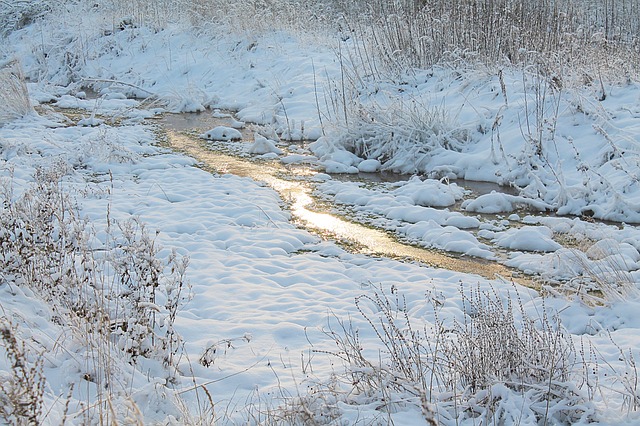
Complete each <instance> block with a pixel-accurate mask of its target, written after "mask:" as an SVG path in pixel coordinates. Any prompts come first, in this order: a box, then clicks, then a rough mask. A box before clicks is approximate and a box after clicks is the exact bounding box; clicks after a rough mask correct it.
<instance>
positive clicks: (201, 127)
mask: <svg viewBox="0 0 640 426" xmlns="http://www.w3.org/2000/svg"><path fill="white" fill-rule="evenodd" d="M229 120H231V119H230V118H229V119H225V118H214V117H212V116H211V114H207V113H203V114H168V115H165V116H163V117H162V118H160V119H158V120H157V123H158V125H159V128H160V132H161V134H163V135H164V137H165V139H166V143H167V144H168V145H169V146H170V147H171V148H172V149H174V150H177V151H180V152H183V153H185V154H187V155H189V156H191V157H193V158H194V159H196V160H197V161H198V162H199V163H200V164H201V166H202V167H203V168H205V169H207V170H209V171H211V172H214V173H220V174H227V173H228V174H233V175H236V176H240V177H247V178H251V179H253V180H255V181H258V182H263V183H264V184H266V185H268V186H269V187H271V188H273V189H274V190H275V191H277V192H278V194H279V195H280V197H281V198H282V199H283V201H284V202H285V203H287V205H288V206H289V208H290V210H291V213H292V216H293V220H294V222H295V223H297V224H298V225H299V226H301V227H304V228H306V229H308V230H309V231H311V232H314V233H316V234H319V235H321V236H322V237H323V238H327V239H332V240H335V241H337V242H338V243H340V244H341V245H342V246H343V247H345V248H346V249H348V250H350V251H352V252H357V253H361V254H366V255H372V256H382V257H389V258H394V259H402V260H405V261H416V262H421V263H423V264H426V265H429V266H433V267H437V268H445V269H449V270H453V271H458V272H465V273H472V274H477V275H480V276H483V277H485V278H489V279H494V278H496V277H502V278H504V279H506V280H514V281H516V282H518V283H520V284H523V285H527V286H534V282H533V281H532V280H531V279H530V278H528V277H525V276H522V275H521V274H520V273H518V272H517V271H515V270H513V269H511V268H508V267H506V266H504V265H502V264H500V263H498V262H495V261H487V260H483V259H478V258H473V257H461V256H456V255H454V254H449V253H444V252H441V251H437V250H430V249H425V248H421V247H418V246H414V245H411V244H408V243H404V242H401V241H399V240H398V239H397V238H396V237H395V236H393V235H391V234H390V233H388V232H387V231H385V230H381V229H376V228H372V227H370V226H367V225H364V224H361V223H356V222H354V221H351V220H348V219H346V218H344V217H341V216H339V215H336V214H333V213H328V210H330V209H329V208H328V207H327V206H324V205H322V204H321V203H320V204H319V203H317V200H315V199H314V197H313V196H312V193H313V182H311V177H312V176H313V175H314V174H316V173H317V172H316V171H314V170H313V169H312V168H310V167H304V166H286V165H284V164H282V163H281V162H279V161H277V160H270V161H269V160H259V161H257V160H253V159H251V158H244V157H241V156H238V155H235V154H233V153H229V152H224V149H216V148H215V146H216V145H215V144H212V143H211V142H210V141H208V140H205V139H202V138H200V137H198V134H200V133H203V132H204V131H206V130H208V129H211V128H213V127H215V126H218V125H227V126H228V125H229ZM241 132H242V136H243V141H245V142H247V143H248V141H251V140H253V131H252V129H251V128H250V127H247V128H243V129H241ZM218 146H220V145H219V143H218ZM369 178H370V179H371V178H373V179H374V180H375V179H377V180H390V179H393V178H394V177H393V176H384V175H379V174H378V175H374V176H369ZM396 178H401V177H396ZM404 178H405V179H406V177H404ZM341 179H343V180H344V179H349V176H346V177H345V176H341Z"/></svg>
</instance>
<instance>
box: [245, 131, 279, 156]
mask: <svg viewBox="0 0 640 426" xmlns="http://www.w3.org/2000/svg"><path fill="white" fill-rule="evenodd" d="M247 152H248V153H249V154H257V155H261V154H268V153H274V154H278V155H280V154H283V153H284V152H283V151H282V150H281V149H280V148H278V147H277V146H276V144H275V141H272V140H271V139H267V138H265V137H264V136H262V135H261V134H258V133H256V134H255V136H254V142H253V144H252V145H251V146H250V147H249V150H248V151H247Z"/></svg>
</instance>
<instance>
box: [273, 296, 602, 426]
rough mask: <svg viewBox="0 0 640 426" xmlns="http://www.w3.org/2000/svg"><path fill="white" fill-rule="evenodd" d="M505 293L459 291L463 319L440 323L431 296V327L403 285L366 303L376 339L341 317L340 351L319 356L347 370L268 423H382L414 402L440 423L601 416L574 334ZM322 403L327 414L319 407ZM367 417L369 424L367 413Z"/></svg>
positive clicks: (333, 330) (361, 307) (334, 337)
mask: <svg viewBox="0 0 640 426" xmlns="http://www.w3.org/2000/svg"><path fill="white" fill-rule="evenodd" d="M503 296H504V295H499V294H498V292H497V291H495V290H493V289H489V290H481V289H480V288H478V289H473V288H471V289H465V288H463V287H462V285H461V289H460V298H461V303H462V307H463V308H462V309H463V311H462V313H461V316H460V317H457V319H455V318H453V319H452V318H441V317H440V311H441V308H442V304H443V303H446V301H444V302H443V301H442V300H441V299H439V298H436V297H432V298H429V299H428V300H427V301H426V303H427V304H430V305H431V306H432V311H433V312H432V315H430V316H432V318H433V321H432V322H431V323H424V322H422V321H421V320H420V319H419V318H416V317H414V316H412V315H411V314H410V311H411V308H412V307H411V306H409V305H410V304H409V303H408V302H407V300H406V299H405V298H404V297H403V296H402V295H401V294H400V292H399V291H398V289H397V288H395V287H393V288H391V289H390V290H389V291H383V290H382V289H376V290H375V291H373V292H372V293H371V294H365V295H362V296H360V297H358V298H357V299H356V307H357V309H358V311H359V312H360V314H361V315H362V316H363V318H364V319H365V321H366V323H368V324H369V326H370V329H371V330H372V331H373V332H374V335H375V336H376V339H374V340H373V341H372V340H371V339H368V340H366V341H365V340H363V339H362V332H363V330H361V329H358V328H357V327H356V326H355V325H354V323H353V321H352V320H341V319H339V318H335V319H334V321H333V323H334V324H336V325H332V326H331V327H330V328H328V329H326V330H325V334H326V336H327V337H328V338H329V342H331V344H332V346H333V349H330V348H329V349H318V348H314V350H313V352H314V353H316V354H328V355H329V356H330V358H332V359H334V360H336V359H337V360H340V361H342V365H343V367H344V372H342V373H340V372H336V373H335V374H334V375H333V376H332V378H331V379H327V380H325V381H321V383H315V382H314V383H313V384H310V385H309V389H310V390H309V391H308V392H307V393H306V394H304V395H298V396H297V397H289V398H287V399H286V400H285V403H283V404H281V406H280V408H279V410H275V411H274V412H270V414H269V417H270V418H274V416H276V414H277V415H281V416H290V417H291V416H293V417H291V418H296V419H298V418H302V417H303V416H309V419H311V420H309V419H307V420H305V421H307V422H311V421H312V420H313V421H315V422H317V423H319V424H322V421H321V420H322V419H326V420H329V421H335V420H336V419H339V418H340V417H341V415H342V414H343V412H344V410H345V407H349V406H351V407H354V406H361V407H369V408H371V407H375V409H374V410H373V413H374V414H373V417H377V418H378V419H379V418H387V416H389V415H391V414H392V413H394V412H397V411H399V410H403V409H406V408H407V407H409V406H413V407H415V408H418V409H419V410H420V412H422V414H423V417H424V420H425V421H426V422H427V423H428V424H433V425H435V424H439V423H442V422H445V423H446V422H454V421H456V419H457V420H458V421H462V420H471V419H475V420H474V421H478V422H482V423H483V424H485V423H487V424H493V423H496V424H502V422H507V423H508V422H509V421H511V420H515V419H520V421H522V422H524V423H532V424H543V423H547V424H548V423H554V424H570V423H572V422H577V421H590V420H593V418H594V415H595V408H594V404H593V403H592V402H591V399H590V398H591V397H590V395H593V392H591V393H588V392H584V393H583V392H582V391H581V389H582V387H583V386H586V385H585V384H584V383H585V382H584V381H582V380H581V377H580V374H582V369H581V366H582V365H583V364H584V365H586V364H585V362H586V361H584V360H581V357H580V354H579V353H578V351H576V349H575V347H574V345H573V342H572V339H571V336H570V335H569V333H568V332H567V331H566V330H564V328H563V327H562V326H561V325H560V323H559V320H558V319H557V318H555V317H554V316H553V315H551V313H550V312H548V311H547V309H546V308H545V307H544V305H543V306H542V308H541V311H540V312H539V315H535V316H531V315H529V314H528V313H527V312H526V311H525V308H524V304H523V302H522V299H521V297H520V295H519V294H518V292H517V290H515V288H514V289H513V292H512V293H511V295H510V296H509V297H506V298H505V297H503ZM421 303H425V302H424V301H423V302H421ZM319 401H322V403H323V404H324V405H323V406H324V407H326V409H327V410H329V411H328V412H323V411H321V410H318V409H315V408H314V407H315V405H316V404H317V403H319ZM274 413H276V414H274ZM375 413H377V414H375ZM385 413H386V414H385ZM370 414H371V413H369V415H370ZM362 418H363V421H365V424H366V420H364V419H366V418H367V417H366V414H364V413H363V417H362ZM387 420H389V418H387Z"/></svg>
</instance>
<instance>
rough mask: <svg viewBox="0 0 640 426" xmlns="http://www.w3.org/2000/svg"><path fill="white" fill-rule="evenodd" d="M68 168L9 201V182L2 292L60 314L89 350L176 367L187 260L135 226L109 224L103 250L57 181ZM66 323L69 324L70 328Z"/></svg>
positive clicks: (48, 172)
mask: <svg viewBox="0 0 640 426" xmlns="http://www.w3.org/2000/svg"><path fill="white" fill-rule="evenodd" d="M68 172H69V169H68V166H65V164H64V163H58V164H57V165H56V166H54V167H53V168H51V169H42V168H41V169H37V172H36V174H35V176H34V181H35V182H34V184H33V186H32V187H31V188H30V189H29V190H27V191H25V192H24V193H22V194H14V192H13V187H12V185H11V182H6V184H5V188H4V191H3V192H2V194H0V196H1V197H2V208H1V210H0V225H1V227H0V272H1V274H0V276H1V277H2V281H1V282H0V284H13V285H19V286H28V287H30V288H32V289H35V290H37V291H38V294H40V297H41V298H42V299H44V300H46V301H48V302H50V303H52V305H53V306H55V307H56V309H57V310H58V311H59V314H60V315H62V316H64V317H68V318H72V319H73V321H81V322H83V323H84V325H83V326H82V327H79V328H78V329H81V330H84V333H87V335H85V336H84V337H83V339H84V340H86V341H87V342H92V341H97V342H103V343H105V344H107V345H109V344H108V343H107V341H106V340H104V338H112V339H114V341H115V342H116V343H117V344H116V346H117V347H118V349H120V350H121V351H122V353H123V354H126V357H127V358H129V359H131V360H132V361H135V360H136V359H137V358H138V357H139V356H144V357H147V358H150V359H157V360H158V361H160V362H162V363H163V364H164V366H165V367H174V366H175V364H174V357H175V355H176V353H177V352H178V350H179V349H180V343H181V337H180V336H179V335H178V334H177V332H176V331H175V328H174V322H175V319H176V314H177V312H178V310H179V309H180V307H181V306H182V305H183V304H184V302H185V301H186V300H187V299H188V298H189V297H190V287H189V285H188V283H187V282H186V280H185V272H186V267H187V263H188V259H187V258H185V257H179V256H177V255H176V253H172V254H171V255H170V256H169V257H168V259H166V261H163V260H161V259H160V258H159V257H158V253H159V250H160V248H159V247H158V246H157V245H156V244H155V241H154V239H153V238H151V236H150V235H149V233H148V232H147V231H146V229H145V227H144V225H143V224H141V223H140V222H139V221H137V220H131V221H125V222H122V223H114V224H110V226H109V227H108V229H107V231H106V232H107V235H108V238H107V239H106V240H105V241H104V245H103V246H102V247H92V246H91V244H90V240H91V239H95V235H94V234H93V231H92V230H91V228H90V227H87V224H86V223H85V222H84V221H83V220H81V219H80V218H79V214H78V213H77V211H76V209H75V207H74V201H73V199H72V198H71V197H70V196H69V195H68V194H67V193H66V192H65V191H64V190H63V185H62V183H61V180H62V179H63V177H64V176H65V175H66V173H68ZM70 321H71V320H70Z"/></svg>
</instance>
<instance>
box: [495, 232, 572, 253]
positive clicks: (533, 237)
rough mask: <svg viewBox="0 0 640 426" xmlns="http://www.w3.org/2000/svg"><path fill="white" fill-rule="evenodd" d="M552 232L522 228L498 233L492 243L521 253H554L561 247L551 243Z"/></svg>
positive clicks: (553, 242)
mask: <svg viewBox="0 0 640 426" xmlns="http://www.w3.org/2000/svg"><path fill="white" fill-rule="evenodd" d="M552 237H553V231H551V229H549V228H547V227H546V226H524V227H522V228H517V229H509V230H508V231H506V232H503V233H499V235H498V237H497V238H496V239H495V240H494V242H495V243H496V244H497V245H499V246H500V247H504V248H508V249H512V250H523V251H543V252H551V251H556V250H558V249H560V248H562V246H561V245H560V244H558V243H557V242H555V241H553V239H552Z"/></svg>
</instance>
